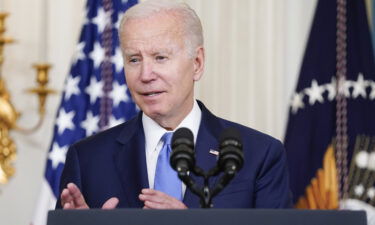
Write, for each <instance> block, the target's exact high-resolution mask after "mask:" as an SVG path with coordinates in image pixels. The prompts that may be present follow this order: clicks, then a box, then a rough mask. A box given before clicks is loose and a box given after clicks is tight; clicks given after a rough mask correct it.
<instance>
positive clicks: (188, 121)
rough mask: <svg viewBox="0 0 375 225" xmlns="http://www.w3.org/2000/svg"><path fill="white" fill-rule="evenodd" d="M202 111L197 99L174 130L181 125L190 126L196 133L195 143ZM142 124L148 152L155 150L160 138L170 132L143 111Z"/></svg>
mask: <svg viewBox="0 0 375 225" xmlns="http://www.w3.org/2000/svg"><path fill="white" fill-rule="evenodd" d="M201 117H202V111H201V109H200V108H199V106H198V103H197V101H194V104H193V109H192V110H191V111H190V113H189V114H188V115H187V116H186V117H185V118H184V119H183V120H182V122H181V123H180V124H179V125H178V126H177V128H176V129H175V130H173V132H174V131H176V130H177V129H178V128H180V127H186V128H189V129H190V130H191V131H192V132H193V135H194V143H195V142H196V140H197V135H198V130H199V125H200V122H201ZM142 124H143V130H144V133H145V139H146V140H145V141H146V142H145V147H146V152H150V151H154V150H155V149H156V146H157V144H158V143H159V141H160V138H161V137H162V136H163V135H164V133H166V132H170V131H168V130H166V129H164V128H163V127H161V126H160V125H159V124H158V123H156V122H155V121H154V120H152V119H151V118H150V117H149V116H147V115H146V114H144V113H143V115H142Z"/></svg>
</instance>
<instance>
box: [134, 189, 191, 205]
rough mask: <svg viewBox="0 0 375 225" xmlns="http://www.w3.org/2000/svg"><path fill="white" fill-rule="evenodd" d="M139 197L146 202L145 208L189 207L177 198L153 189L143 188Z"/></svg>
mask: <svg viewBox="0 0 375 225" xmlns="http://www.w3.org/2000/svg"><path fill="white" fill-rule="evenodd" d="M139 199H140V200H141V201H143V202H144V204H145V206H144V207H143V208H144V209H187V207H186V205H185V204H184V203H182V202H181V201H179V200H177V199H176V198H174V197H171V196H169V195H167V194H165V193H163V192H161V191H157V190H153V189H142V191H141V194H140V195H139Z"/></svg>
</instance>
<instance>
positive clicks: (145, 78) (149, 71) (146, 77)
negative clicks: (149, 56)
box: [141, 60, 156, 82]
mask: <svg viewBox="0 0 375 225" xmlns="http://www.w3.org/2000/svg"><path fill="white" fill-rule="evenodd" d="M153 68H154V66H153V64H152V62H151V61H149V60H143V62H142V66H141V81H142V82H150V81H152V80H155V79H156V74H155V71H154V69H153Z"/></svg>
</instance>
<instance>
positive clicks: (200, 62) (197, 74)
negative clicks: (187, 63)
mask: <svg viewBox="0 0 375 225" xmlns="http://www.w3.org/2000/svg"><path fill="white" fill-rule="evenodd" d="M195 51H196V55H195V58H194V76H193V80H194V81H198V80H199V79H201V77H202V75H203V72H204V62H205V58H204V48H203V46H199V47H198V48H197V49H196V50H195Z"/></svg>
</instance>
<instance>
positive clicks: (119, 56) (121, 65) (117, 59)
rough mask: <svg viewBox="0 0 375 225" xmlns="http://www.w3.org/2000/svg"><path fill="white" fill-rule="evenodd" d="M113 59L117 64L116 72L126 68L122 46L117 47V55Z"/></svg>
mask: <svg viewBox="0 0 375 225" xmlns="http://www.w3.org/2000/svg"><path fill="white" fill-rule="evenodd" d="M111 61H112V63H113V64H115V68H116V72H117V73H119V72H120V71H121V70H122V68H124V60H123V58H122V53H121V50H120V48H116V51H115V55H113V56H112V57H111Z"/></svg>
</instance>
